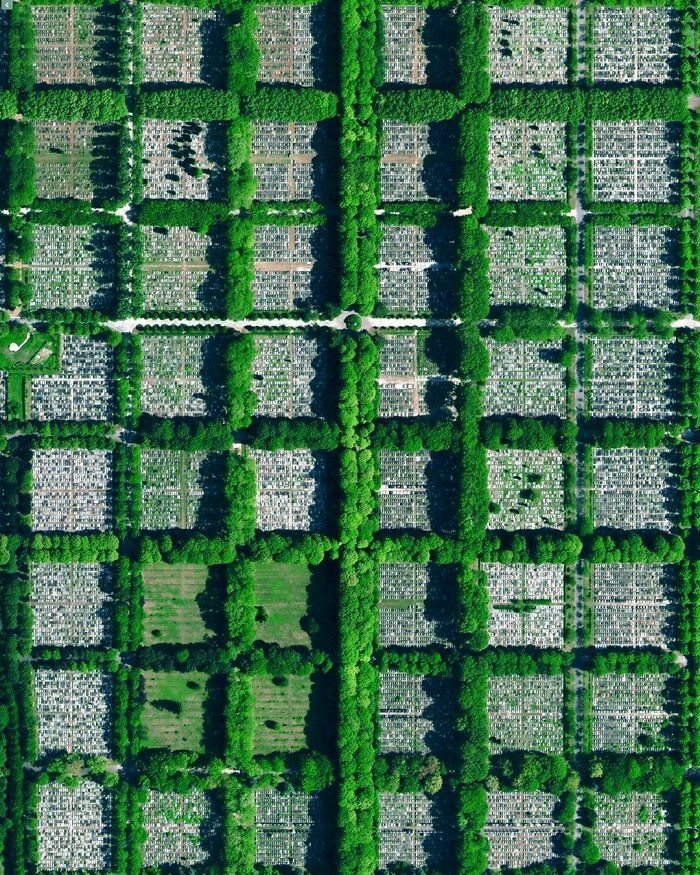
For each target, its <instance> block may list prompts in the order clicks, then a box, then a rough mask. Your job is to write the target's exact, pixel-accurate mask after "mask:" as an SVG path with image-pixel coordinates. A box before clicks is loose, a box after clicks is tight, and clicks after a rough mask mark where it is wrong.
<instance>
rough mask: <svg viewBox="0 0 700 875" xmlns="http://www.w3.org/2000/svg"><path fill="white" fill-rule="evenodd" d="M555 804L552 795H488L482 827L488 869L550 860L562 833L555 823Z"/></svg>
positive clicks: (491, 793)
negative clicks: (555, 843)
mask: <svg viewBox="0 0 700 875" xmlns="http://www.w3.org/2000/svg"><path fill="white" fill-rule="evenodd" d="M556 804H557V797H556V796H554V795H553V794H551V793H541V792H536V793H518V792H502V791H492V792H490V793H489V794H488V807H489V812H488V817H487V820H486V826H485V827H484V834H485V836H486V838H487V839H488V843H489V866H490V867H491V868H492V869H502V868H506V867H507V868H512V869H517V868H523V867H525V866H531V865H533V864H535V863H544V862H545V861H547V860H551V859H553V858H554V857H555V856H556V854H555V849H554V842H555V839H556V837H557V834H558V833H559V832H560V831H561V827H560V826H559V824H558V823H557V822H556V821H555V819H554V809H555V806H556Z"/></svg>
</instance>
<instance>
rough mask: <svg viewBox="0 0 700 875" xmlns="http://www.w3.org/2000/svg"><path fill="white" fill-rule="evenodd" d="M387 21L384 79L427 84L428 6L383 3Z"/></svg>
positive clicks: (383, 18) (385, 21)
mask: <svg viewBox="0 0 700 875" xmlns="http://www.w3.org/2000/svg"><path fill="white" fill-rule="evenodd" d="M382 20H383V25H384V81H385V82H401V83H404V84H407V85H425V84H426V82H427V81H428V74H427V67H428V59H427V57H426V53H425V43H424V35H423V28H424V27H425V20H426V8H425V6H417V5H414V4H407V5H406V6H392V5H390V4H388V3H384V4H382Z"/></svg>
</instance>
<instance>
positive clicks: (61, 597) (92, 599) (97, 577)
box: [30, 562, 112, 647]
mask: <svg viewBox="0 0 700 875" xmlns="http://www.w3.org/2000/svg"><path fill="white" fill-rule="evenodd" d="M30 579H31V587H32V595H31V606H32V644H33V645H34V646H35V647H102V646H104V645H106V644H108V643H109V641H110V639H111V634H112V569H111V566H109V565H100V564H98V563H96V562H93V563H67V562H66V563H60V564H59V563H47V564H43V563H40V564H32V566H31V569H30Z"/></svg>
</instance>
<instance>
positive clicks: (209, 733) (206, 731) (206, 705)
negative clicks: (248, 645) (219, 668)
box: [202, 674, 227, 757]
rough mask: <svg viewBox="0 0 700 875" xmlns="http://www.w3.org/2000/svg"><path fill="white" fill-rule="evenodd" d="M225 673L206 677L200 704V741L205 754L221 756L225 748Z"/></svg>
mask: <svg viewBox="0 0 700 875" xmlns="http://www.w3.org/2000/svg"><path fill="white" fill-rule="evenodd" d="M226 688H227V686H226V675H225V674H214V675H211V676H210V677H208V678H207V682H206V687H205V691H204V702H203V704H202V724H203V732H202V743H203V746H204V749H205V750H206V752H207V754H209V755H210V756H215V757H222V756H223V755H224V750H225V749H226V722H225V720H224V705H225V702H226Z"/></svg>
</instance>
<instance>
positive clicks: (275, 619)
mask: <svg viewBox="0 0 700 875" xmlns="http://www.w3.org/2000/svg"><path fill="white" fill-rule="evenodd" d="M254 574H255V604H256V607H257V619H258V622H257V623H256V624H255V636H256V638H258V639H259V640H260V641H270V642H274V643H276V644H281V645H282V646H283V647H291V646H293V645H303V646H306V647H310V646H311V641H310V639H309V636H308V634H307V632H306V631H305V630H304V629H303V628H302V626H301V622H302V618H303V617H304V616H305V615H306V613H307V607H308V588H309V583H310V581H311V570H310V569H309V567H308V565H288V564H286V563H283V562H257V563H256V564H255V566H254Z"/></svg>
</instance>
